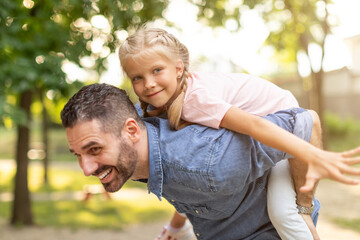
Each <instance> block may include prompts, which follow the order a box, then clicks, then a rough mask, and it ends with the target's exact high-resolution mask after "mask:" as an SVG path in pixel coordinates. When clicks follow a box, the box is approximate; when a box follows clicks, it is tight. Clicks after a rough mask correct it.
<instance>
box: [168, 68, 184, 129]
mask: <svg viewBox="0 0 360 240" xmlns="http://www.w3.org/2000/svg"><path fill="white" fill-rule="evenodd" d="M188 75H189V74H188V71H187V70H186V68H184V73H183V75H182V77H181V82H180V89H181V90H180V93H179V95H178V96H177V97H176V98H175V99H174V101H173V102H172V103H171V104H170V106H169V107H168V109H167V115H168V119H169V122H170V127H171V128H172V129H175V130H179V129H181V128H183V127H186V126H187V125H189V124H190V123H188V122H186V121H184V120H182V119H181V112H182V108H183V105H184V99H185V92H186V88H187V81H186V79H187V78H188Z"/></svg>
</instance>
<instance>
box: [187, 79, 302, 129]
mask: <svg viewBox="0 0 360 240" xmlns="http://www.w3.org/2000/svg"><path fill="white" fill-rule="evenodd" d="M231 106H235V107H238V108H240V109H242V110H243V111H245V112H248V113H251V114H254V115H258V116H265V115H267V114H269V113H274V112H276V111H279V110H284V109H288V108H291V107H298V106H299V105H298V102H297V101H296V99H295V97H294V96H293V95H292V94H291V93H290V92H289V91H287V90H284V89H281V88H279V87H278V86H276V85H275V84H273V83H271V82H269V81H266V80H264V79H262V78H259V77H255V76H251V75H248V74H243V73H230V74H225V73H217V72H208V73H192V74H190V77H189V78H188V86H187V90H186V94H185V99H184V106H183V110H182V114H181V118H182V119H183V120H186V121H188V122H192V123H198V124H201V125H204V126H208V127H213V128H219V126H220V123H221V120H222V119H223V117H224V115H225V113H226V112H227V111H228V110H229V108H230V107H231Z"/></svg>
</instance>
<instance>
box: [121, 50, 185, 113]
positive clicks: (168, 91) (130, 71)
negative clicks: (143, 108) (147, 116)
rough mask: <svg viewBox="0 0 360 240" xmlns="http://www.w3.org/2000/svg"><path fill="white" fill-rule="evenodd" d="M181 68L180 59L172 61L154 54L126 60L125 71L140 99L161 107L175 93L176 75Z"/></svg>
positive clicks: (179, 73)
mask: <svg viewBox="0 0 360 240" xmlns="http://www.w3.org/2000/svg"><path fill="white" fill-rule="evenodd" d="M183 68H184V67H183V62H182V61H181V60H178V61H177V62H173V61H171V60H169V59H168V58H166V57H164V56H160V55H154V56H152V57H148V56H146V57H138V58H136V61H134V60H133V59H129V60H127V62H126V69H125V71H126V74H127V75H128V77H129V78H130V80H131V82H132V86H133V88H134V91H135V93H136V95H138V96H139V98H140V99H141V100H142V101H144V102H147V103H149V104H151V105H153V106H154V107H162V106H164V105H166V104H169V100H170V99H172V97H173V96H174V95H175V94H176V93H177V90H178V83H179V81H178V77H179V76H182V72H183Z"/></svg>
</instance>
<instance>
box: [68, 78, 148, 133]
mask: <svg viewBox="0 0 360 240" xmlns="http://www.w3.org/2000/svg"><path fill="white" fill-rule="evenodd" d="M128 118H134V119H135V120H136V121H137V123H138V124H139V126H140V127H144V123H143V121H142V119H141V118H140V116H139V115H138V113H137V111H136V109H135V107H134V104H133V103H132V102H131V101H130V99H129V97H128V95H127V94H126V92H125V91H124V90H122V89H119V88H117V87H114V86H111V85H108V84H105V83H103V84H98V83H96V84H91V85H88V86H85V87H83V88H82V89H80V91H78V92H77V93H76V94H75V95H74V96H72V97H71V98H70V100H69V101H68V102H67V104H66V105H65V106H64V108H63V110H62V111H61V121H62V125H63V126H64V127H65V128H72V127H74V126H75V125H76V123H78V122H80V121H91V120H94V119H96V120H98V121H99V122H100V123H101V124H102V128H103V131H104V132H107V133H108V132H112V133H114V134H116V135H119V134H120V133H121V129H122V127H123V126H124V123H125V121H126V119H128Z"/></svg>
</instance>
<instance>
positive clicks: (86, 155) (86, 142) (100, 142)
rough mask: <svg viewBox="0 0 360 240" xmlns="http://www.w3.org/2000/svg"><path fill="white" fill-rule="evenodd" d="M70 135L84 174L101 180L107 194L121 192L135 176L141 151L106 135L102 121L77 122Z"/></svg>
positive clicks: (124, 141) (117, 138)
mask: <svg viewBox="0 0 360 240" xmlns="http://www.w3.org/2000/svg"><path fill="white" fill-rule="evenodd" d="M66 135H67V139H68V142H69V148H70V152H72V153H73V154H74V155H75V156H76V157H77V158H78V160H79V164H80V167H81V168H82V170H83V172H84V174H85V175H86V176H91V175H93V176H96V177H98V178H99V179H100V182H101V183H102V184H103V186H104V188H105V190H106V191H108V192H116V191H118V190H119V189H120V188H121V187H122V186H123V185H124V183H125V182H126V181H127V180H128V179H129V178H130V177H131V176H132V175H133V173H134V171H135V167H136V164H137V161H138V158H137V152H136V151H135V150H134V148H133V147H132V146H131V145H130V144H128V143H127V142H126V139H125V138H122V137H117V136H115V135H114V134H111V133H104V132H103V131H102V129H101V124H100V122H99V121H97V120H92V121H86V122H80V123H77V124H76V125H75V126H74V127H73V128H67V129H66Z"/></svg>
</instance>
